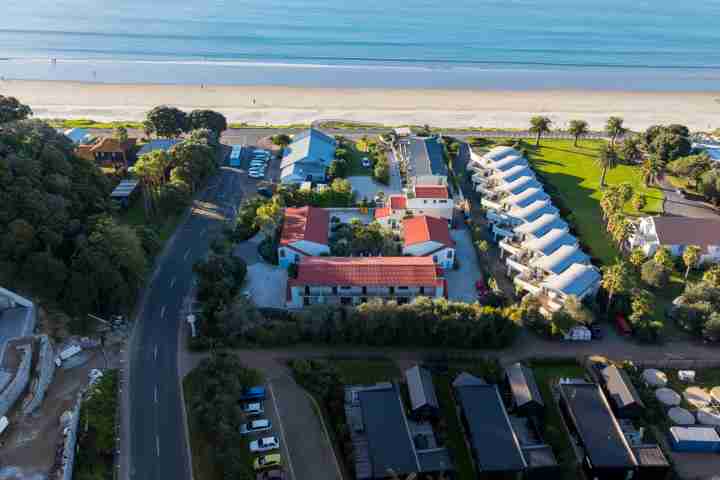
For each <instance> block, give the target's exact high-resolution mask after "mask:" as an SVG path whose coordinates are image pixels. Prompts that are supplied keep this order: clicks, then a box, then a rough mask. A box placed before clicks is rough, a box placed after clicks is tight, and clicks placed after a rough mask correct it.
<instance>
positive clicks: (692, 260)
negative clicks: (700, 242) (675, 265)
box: [682, 245, 700, 280]
mask: <svg viewBox="0 0 720 480" xmlns="http://www.w3.org/2000/svg"><path fill="white" fill-rule="evenodd" d="M682 258H683V262H684V263H685V266H686V267H687V269H686V270H685V280H687V277H688V275H689V274H690V269H691V268H693V267H694V266H695V265H697V263H698V261H700V247H698V246H697V245H690V246H688V247H687V248H686V249H685V251H684V252H683V256H682Z"/></svg>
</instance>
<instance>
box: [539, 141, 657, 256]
mask: <svg viewBox="0 0 720 480" xmlns="http://www.w3.org/2000/svg"><path fill="white" fill-rule="evenodd" d="M605 144H606V142H605V141H604V140H581V141H580V143H579V145H578V146H577V147H575V146H573V141H572V140H556V139H544V140H542V141H541V142H540V146H539V147H537V148H535V147H534V146H528V147H526V148H528V150H529V152H530V159H531V162H532V164H533V167H534V169H535V171H536V172H537V173H538V174H539V176H540V177H541V180H542V181H543V183H544V184H545V186H546V190H547V191H548V192H549V193H550V194H551V195H552V196H553V197H554V199H555V200H556V201H557V203H559V205H558V208H562V209H566V210H567V211H569V212H571V213H572V220H573V222H574V224H575V226H576V228H577V234H578V236H579V237H580V240H581V242H583V244H584V246H585V247H586V248H588V249H589V251H590V252H589V253H590V254H591V256H592V257H594V258H595V259H597V260H598V261H599V262H601V263H602V264H603V265H609V264H611V263H613V261H614V259H615V258H616V257H617V256H618V253H619V252H618V249H617V247H616V246H615V244H614V243H613V242H612V240H611V239H610V237H609V235H608V234H607V232H606V231H605V228H604V223H603V219H602V211H601V209H600V198H601V197H602V189H601V188H600V177H601V176H602V168H601V167H600V166H599V165H598V163H597V159H598V157H599V155H600V150H601V149H602V148H603V146H604V145H605ZM605 181H606V183H607V184H608V185H617V184H620V183H623V182H627V183H629V184H630V185H632V187H633V190H634V192H636V193H638V194H641V195H644V196H645V199H646V200H647V204H646V206H645V207H644V208H643V209H642V210H641V211H638V210H636V209H635V208H633V207H632V205H630V203H628V205H627V206H626V210H625V213H626V214H628V215H629V216H632V217H636V216H644V215H659V214H661V213H662V204H663V192H662V190H660V189H659V188H657V187H646V186H645V185H644V183H643V181H642V174H641V172H640V167H639V166H636V165H618V166H617V167H616V168H614V169H612V170H609V171H608V173H607V177H606V180H605Z"/></svg>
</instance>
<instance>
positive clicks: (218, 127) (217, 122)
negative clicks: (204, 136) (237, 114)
mask: <svg viewBox="0 0 720 480" xmlns="http://www.w3.org/2000/svg"><path fill="white" fill-rule="evenodd" d="M188 122H189V126H190V128H192V129H202V128H206V129H208V130H210V131H212V132H214V133H215V135H217V136H218V137H219V136H220V134H221V133H222V132H224V131H225V130H227V127H228V124H227V119H226V118H225V115H223V114H222V113H219V112H216V111H214V110H193V111H192V112H190V114H189V115H188Z"/></svg>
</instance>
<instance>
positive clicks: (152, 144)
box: [137, 138, 180, 157]
mask: <svg viewBox="0 0 720 480" xmlns="http://www.w3.org/2000/svg"><path fill="white" fill-rule="evenodd" d="M178 143H180V140H177V139H168V138H158V139H156V140H150V141H149V142H148V143H146V144H145V145H143V146H142V148H140V150H139V151H138V153H137V156H138V157H140V156H142V155H146V154H148V153H150V152H154V151H155V150H163V151H165V152H167V151H168V150H170V149H171V148H172V147H174V146H175V145H177V144H178Z"/></svg>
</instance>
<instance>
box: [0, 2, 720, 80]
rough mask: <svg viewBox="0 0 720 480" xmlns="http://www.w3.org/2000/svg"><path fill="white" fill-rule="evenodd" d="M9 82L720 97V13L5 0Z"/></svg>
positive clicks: (566, 5)
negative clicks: (660, 93) (569, 90)
mask: <svg viewBox="0 0 720 480" xmlns="http://www.w3.org/2000/svg"><path fill="white" fill-rule="evenodd" d="M2 13H3V14H2V16H1V17H0V76H2V77H3V78H7V79H34V80H80V81H96V82H120V83H123V82H129V83H145V82H147V83H180V84H202V83H206V84H237V85H290V86H309V87H378V88H389V87H392V88H450V89H453V88H458V89H466V88H469V89H503V90H505V89H507V90H513V89H567V88H577V89H600V90H645V91H667V90H669V91H710V90H712V91H716V90H720V27H719V26H718V25H720V0H695V1H693V2H688V3H687V4H684V3H678V2H677V1H671V0H651V1H642V0H640V1H627V0H606V1H603V2H599V1H585V2H577V1H572V0H542V1H541V0H502V1H501V0H448V1H446V2H437V1H429V0H362V1H354V2H352V1H348V0H282V1H280V0H152V1H148V0H3V8H2Z"/></svg>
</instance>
